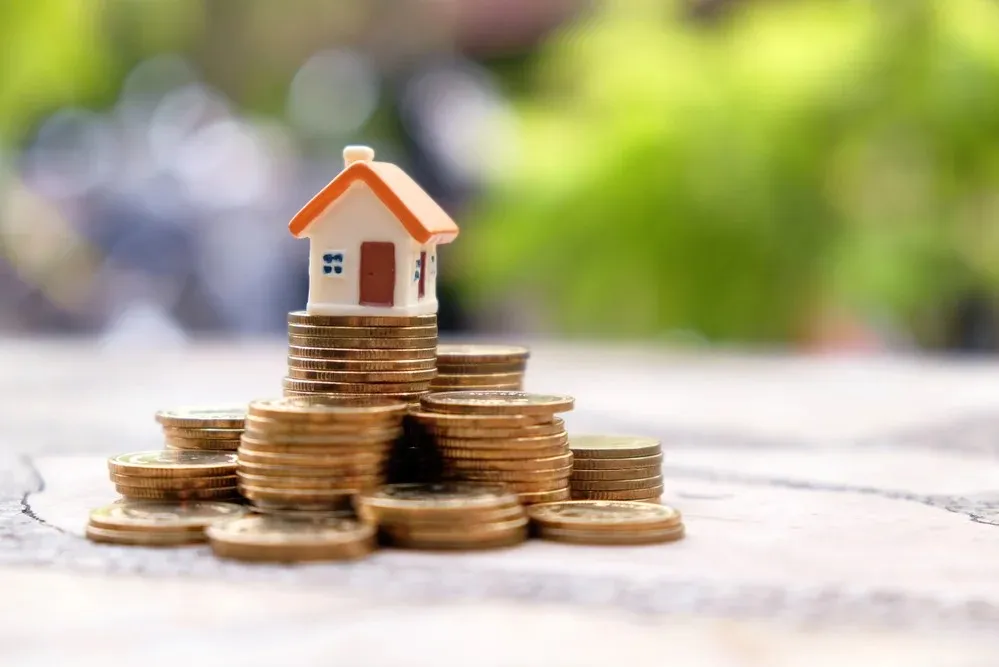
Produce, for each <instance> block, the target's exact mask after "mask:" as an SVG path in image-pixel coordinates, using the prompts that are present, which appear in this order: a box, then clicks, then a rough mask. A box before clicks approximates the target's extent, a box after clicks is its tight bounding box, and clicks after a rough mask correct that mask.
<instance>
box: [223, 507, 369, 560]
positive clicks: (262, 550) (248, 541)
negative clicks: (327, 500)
mask: <svg viewBox="0 0 999 667" xmlns="http://www.w3.org/2000/svg"><path fill="white" fill-rule="evenodd" d="M205 534H206V535H207V536H208V541H209V543H210V544H211V547H212V551H214V552H215V554H216V555H217V556H221V557H223V558H235V559H238V560H249V561H267V562H298V561H318V560H343V559H354V558H360V557H362V556H366V555H368V554H369V553H371V552H372V551H373V550H374V548H375V528H374V526H372V525H370V524H365V523H362V522H360V521H357V520H355V519H349V518H342V517H329V518H322V519H293V518H288V517H280V516H248V517H243V518H239V519H233V520H232V521H226V522H224V523H220V524H216V525H212V526H210V527H209V528H208V529H207V530H206V531H205Z"/></svg>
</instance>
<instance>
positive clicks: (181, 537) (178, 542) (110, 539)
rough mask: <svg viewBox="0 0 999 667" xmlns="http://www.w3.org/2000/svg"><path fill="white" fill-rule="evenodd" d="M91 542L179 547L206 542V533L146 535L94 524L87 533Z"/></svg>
mask: <svg viewBox="0 0 999 667" xmlns="http://www.w3.org/2000/svg"><path fill="white" fill-rule="evenodd" d="M85 534H86V536H87V539H88V540H90V541H91V542H102V543H105V544H121V545H130V546H141V547H178V546H184V545H187V544H198V543H200V542H204V541H205V533H204V531H201V530H199V531H180V532H170V531H160V532H153V533H144V532H141V531H138V530H116V529H114V528H101V527H99V526H94V525H92V524H89V525H87V529H86V531H85Z"/></svg>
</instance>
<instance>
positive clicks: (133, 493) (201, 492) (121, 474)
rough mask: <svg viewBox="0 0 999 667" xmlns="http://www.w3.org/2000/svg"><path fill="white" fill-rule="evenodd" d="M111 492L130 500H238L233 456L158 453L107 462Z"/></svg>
mask: <svg viewBox="0 0 999 667" xmlns="http://www.w3.org/2000/svg"><path fill="white" fill-rule="evenodd" d="M108 469H109V470H110V472H111V481H112V482H114V488H115V489H116V490H117V491H118V493H120V494H121V495H122V496H124V497H125V498H128V499H129V500H222V499H228V498H237V497H238V494H237V492H236V454H235V452H192V451H175V450H161V451H151V452H133V453H131V454H119V455H118V456H112V457H111V458H110V459H108Z"/></svg>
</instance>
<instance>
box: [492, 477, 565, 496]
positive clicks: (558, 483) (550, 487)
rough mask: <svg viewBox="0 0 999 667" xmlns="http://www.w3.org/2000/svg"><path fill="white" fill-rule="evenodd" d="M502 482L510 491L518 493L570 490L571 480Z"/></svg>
mask: <svg viewBox="0 0 999 667" xmlns="http://www.w3.org/2000/svg"><path fill="white" fill-rule="evenodd" d="M502 484H503V486H505V487H506V488H508V489H509V490H510V491H512V492H514V493H516V494H518V495H519V494H522V493H548V492H551V493H555V492H559V493H561V492H563V491H568V490H569V480H568V479H566V478H562V479H545V480H534V481H529V482H516V481H506V482H503V483H502Z"/></svg>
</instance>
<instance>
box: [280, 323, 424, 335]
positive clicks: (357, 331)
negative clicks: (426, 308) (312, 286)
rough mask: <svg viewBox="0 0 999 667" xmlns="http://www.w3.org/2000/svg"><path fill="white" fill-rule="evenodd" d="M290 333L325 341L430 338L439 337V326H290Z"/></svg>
mask: <svg viewBox="0 0 999 667" xmlns="http://www.w3.org/2000/svg"><path fill="white" fill-rule="evenodd" d="M288 333H289V334H293V335H296V336H309V337H311V338H323V339H336V338H348V339H362V338H428V337H431V336H434V337H436V336H437V325H436V324H428V325H425V326H417V327H344V326H326V325H317V324H289V325H288Z"/></svg>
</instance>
